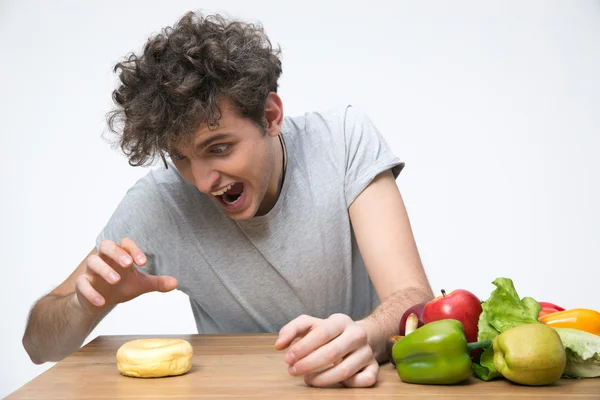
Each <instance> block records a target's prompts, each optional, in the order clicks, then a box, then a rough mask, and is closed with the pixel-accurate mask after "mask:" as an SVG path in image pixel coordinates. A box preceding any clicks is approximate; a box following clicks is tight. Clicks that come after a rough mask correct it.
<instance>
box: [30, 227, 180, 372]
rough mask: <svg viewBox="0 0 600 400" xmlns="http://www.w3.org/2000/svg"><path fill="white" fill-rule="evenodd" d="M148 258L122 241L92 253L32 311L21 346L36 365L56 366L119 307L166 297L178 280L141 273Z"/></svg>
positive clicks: (131, 243)
mask: <svg viewBox="0 0 600 400" xmlns="http://www.w3.org/2000/svg"><path fill="white" fill-rule="evenodd" d="M134 260H135V264H137V265H140V266H143V265H145V264H146V262H147V258H146V256H145V254H144V253H143V252H142V250H141V249H140V248H139V247H138V246H137V244H136V243H135V242H134V241H133V240H131V239H129V238H124V239H122V240H121V241H120V243H119V244H118V245H117V244H116V243H115V242H113V241H110V240H104V241H102V243H100V246H99V250H98V251H96V249H94V250H92V251H91V252H90V254H89V255H88V257H86V259H85V260H84V261H83V262H82V263H81V264H80V265H79V266H78V267H77V269H76V270H75V271H74V272H73V273H72V274H71V275H70V276H69V277H68V278H67V279H66V280H65V281H64V282H63V283H62V284H61V285H60V286H59V287H57V288H56V289H54V290H53V291H52V292H51V293H50V294H49V295H47V296H45V297H44V298H42V299H41V300H40V301H39V302H38V303H37V304H36V305H35V307H33V309H32V310H31V313H30V315H29V320H28V322H27V328H26V329H25V334H24V335H23V346H24V347H25V350H26V351H27V353H28V354H29V357H30V358H31V360H32V361H33V362H34V363H36V364H41V363H44V362H46V361H58V360H61V359H62V358H64V357H66V356H67V355H69V354H70V353H72V352H73V351H75V350H77V349H78V348H79V347H80V346H81V344H82V343H83V341H84V340H85V338H86V337H87V336H88V335H89V334H90V332H91V331H92V329H94V327H95V326H96V325H97V324H98V323H99V322H100V321H101V320H102V318H104V317H105V316H106V315H107V314H108V313H109V312H110V311H111V310H112V309H113V308H114V307H115V306H116V305H117V304H119V303H124V302H126V301H129V300H132V299H134V298H136V297H138V296H139V295H141V294H144V293H147V292H153V291H158V292H170V291H171V290H174V289H176V288H177V279H175V278H173V277H170V276H154V275H147V274H143V273H141V272H139V271H138V270H137V269H136V268H135V266H134Z"/></svg>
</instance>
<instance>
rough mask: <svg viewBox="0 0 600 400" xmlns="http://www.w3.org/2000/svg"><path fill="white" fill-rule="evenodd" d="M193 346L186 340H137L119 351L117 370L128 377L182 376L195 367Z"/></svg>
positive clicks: (126, 344) (128, 343)
mask: <svg viewBox="0 0 600 400" xmlns="http://www.w3.org/2000/svg"><path fill="white" fill-rule="evenodd" d="M192 355H193V348H192V345H191V344H190V343H189V342H187V341H185V340H183V339H167V338H157V339H136V340H132V341H129V342H127V343H125V344H123V345H122V346H121V347H120V348H119V350H117V369H118V370H119V372H120V373H121V374H123V375H126V376H133V377H136V378H158V377H163V376H174V375H183V374H185V373H186V372H188V371H189V370H190V368H191V366H192Z"/></svg>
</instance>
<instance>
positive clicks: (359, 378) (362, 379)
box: [342, 360, 379, 387]
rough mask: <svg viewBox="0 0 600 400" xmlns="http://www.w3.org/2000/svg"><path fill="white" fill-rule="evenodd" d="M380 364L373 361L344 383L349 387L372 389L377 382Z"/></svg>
mask: <svg viewBox="0 0 600 400" xmlns="http://www.w3.org/2000/svg"><path fill="white" fill-rule="evenodd" d="M378 374H379V364H378V363H377V361H375V360H373V362H372V363H370V364H369V365H367V367H366V368H365V369H364V370H362V371H359V372H358V373H357V374H355V375H353V376H351V377H350V378H349V379H346V380H345V381H343V382H342V384H343V385H344V386H347V387H371V386H373V385H374V384H375V383H376V382H377V378H378V376H377V375H378Z"/></svg>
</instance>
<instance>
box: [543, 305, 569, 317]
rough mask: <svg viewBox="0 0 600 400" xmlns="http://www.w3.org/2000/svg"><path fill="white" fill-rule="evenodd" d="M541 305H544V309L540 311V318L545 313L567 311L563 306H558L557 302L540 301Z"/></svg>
mask: <svg viewBox="0 0 600 400" xmlns="http://www.w3.org/2000/svg"><path fill="white" fill-rule="evenodd" d="M539 303H540V306H542V309H541V310H540V313H539V314H538V318H540V317H543V316H544V315H547V314H552V313H555V312H559V311H565V309H564V308H563V307H561V306H557V305H556V304H552V303H548V302H546V301H540V302H539Z"/></svg>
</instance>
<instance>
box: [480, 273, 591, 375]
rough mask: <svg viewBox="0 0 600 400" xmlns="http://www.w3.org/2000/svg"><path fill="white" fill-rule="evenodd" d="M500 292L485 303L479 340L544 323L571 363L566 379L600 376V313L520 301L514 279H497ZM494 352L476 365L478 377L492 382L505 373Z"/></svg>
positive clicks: (566, 370) (483, 357) (495, 291)
mask: <svg viewBox="0 0 600 400" xmlns="http://www.w3.org/2000/svg"><path fill="white" fill-rule="evenodd" d="M492 283H493V284H494V285H495V286H496V289H495V290H494V291H493V292H492V293H491V295H490V297H489V298H488V299H487V300H485V301H483V302H482V303H481V308H482V310H483V311H482V312H481V314H480V316H479V323H478V329H479V331H478V334H477V339H478V340H492V339H494V338H495V337H496V336H497V335H499V334H501V333H502V332H505V331H507V330H508V329H510V328H513V327H516V326H520V325H525V324H544V325H546V326H549V327H552V328H554V329H555V330H556V332H557V333H558V335H559V336H560V338H561V341H562V343H563V346H564V349H565V352H566V357H567V362H566V366H565V369H564V372H563V377H564V378H594V377H600V313H599V312H598V311H595V310H589V309H585V308H575V309H571V310H565V309H564V308H562V307H560V306H556V305H554V304H551V303H545V302H542V303H540V302H537V301H536V300H534V299H533V298H531V297H524V298H522V299H520V298H519V295H518V293H517V291H516V289H515V287H514V284H513V282H512V280H510V279H508V278H497V279H496V280H494V282H492ZM493 356H494V350H493V348H492V347H488V348H487V349H486V350H485V351H484V352H483V354H482V355H481V357H480V360H479V362H473V369H474V372H475V375H476V376H477V377H478V378H480V379H482V380H484V381H488V380H491V379H494V378H497V377H501V374H500V373H499V372H498V371H497V370H496V368H495V367H494V364H493Z"/></svg>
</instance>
